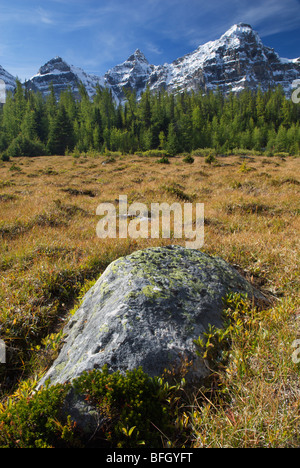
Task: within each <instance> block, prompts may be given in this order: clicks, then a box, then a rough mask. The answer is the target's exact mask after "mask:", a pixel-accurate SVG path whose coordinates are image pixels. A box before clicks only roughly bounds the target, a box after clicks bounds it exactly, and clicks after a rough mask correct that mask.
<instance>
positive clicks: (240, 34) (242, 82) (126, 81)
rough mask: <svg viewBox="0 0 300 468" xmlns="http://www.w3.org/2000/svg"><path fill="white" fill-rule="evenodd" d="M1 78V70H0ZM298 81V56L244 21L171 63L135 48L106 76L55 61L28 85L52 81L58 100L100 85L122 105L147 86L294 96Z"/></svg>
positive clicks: (41, 87) (37, 87)
mask: <svg viewBox="0 0 300 468" xmlns="http://www.w3.org/2000/svg"><path fill="white" fill-rule="evenodd" d="M0 78H1V69H0ZM299 78H300V57H299V58H297V59H284V58H281V57H280V56H279V55H278V54H277V53H276V52H275V51H274V49H271V48H270V47H266V46H265V45H264V44H263V42H262V41H261V39H260V37H259V35H258V34H257V32H255V31H254V30H253V29H252V27H251V26H250V25H248V24H245V23H239V24H235V25H233V26H232V27H231V28H230V29H229V30H228V31H227V32H225V34H223V35H222V36H221V37H220V38H219V39H217V40H215V41H210V42H207V43H206V44H203V45H200V46H199V47H198V48H197V49H196V50H195V51H194V52H191V53H189V54H186V55H184V56H183V57H181V58H178V59H177V60H175V61H173V62H172V63H170V64H167V63H165V64H164V65H151V64H150V63H149V62H148V60H147V59H146V57H145V55H144V54H143V53H142V52H141V51H140V50H139V49H137V50H136V51H135V52H134V54H132V55H131V56H130V57H129V58H128V59H127V60H126V61H125V62H124V63H122V64H120V65H116V66H115V67H113V68H111V69H110V70H108V71H107V72H106V73H105V74H104V75H103V76H96V75H90V74H87V73H86V72H84V71H83V70H82V69H80V68H78V67H74V66H73V65H68V64H67V63H66V62H65V61H64V60H63V59H62V58H60V57H56V58H54V59H52V60H50V61H49V62H47V63H46V64H45V65H44V66H42V67H41V68H40V70H39V72H38V73H37V74H36V75H35V76H33V77H32V78H31V79H30V80H28V81H27V82H26V83H25V86H26V87H27V88H28V89H32V90H34V91H40V92H41V93H42V94H44V95H46V94H47V93H48V92H49V85H50V83H53V86H54V90H55V93H56V95H57V96H59V94H60V92H61V91H64V90H66V89H67V88H68V87H70V88H71V90H72V92H73V93H74V94H75V95H76V97H77V96H78V95H79V92H78V86H79V83H80V82H82V83H83V84H84V85H85V87H86V90H87V92H88V95H89V96H90V97H92V96H93V95H94V94H95V92H96V87H97V85H99V86H100V87H108V88H109V89H110V90H111V92H112V94H113V97H114V98H115V100H116V101H117V102H122V101H124V97H125V95H124V89H123V88H128V89H130V90H132V91H135V92H136V94H137V97H139V96H140V95H141V94H142V93H143V92H144V91H145V90H146V89H147V87H149V89H150V90H151V91H157V90H160V89H166V90H167V91H168V92H180V91H184V90H187V91H192V90H194V91H198V90H199V89H201V90H203V92H208V91H209V90H215V89H217V88H219V89H221V90H222V91H223V92H224V93H228V92H229V91H233V92H239V91H241V90H243V89H244V88H246V87H247V88H250V89H256V88H257V87H258V86H260V87H261V89H262V90H267V89H268V88H269V87H273V86H277V85H281V86H282V87H283V89H284V91H285V93H286V95H291V91H292V82H293V81H294V80H296V79H299Z"/></svg>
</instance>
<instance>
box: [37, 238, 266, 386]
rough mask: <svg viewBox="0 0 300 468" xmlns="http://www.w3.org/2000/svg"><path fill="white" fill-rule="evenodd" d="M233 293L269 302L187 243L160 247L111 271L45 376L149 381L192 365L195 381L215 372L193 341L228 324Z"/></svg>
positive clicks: (140, 253)
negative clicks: (104, 375)
mask: <svg viewBox="0 0 300 468" xmlns="http://www.w3.org/2000/svg"><path fill="white" fill-rule="evenodd" d="M229 292H238V293H243V294H247V295H248V296H249V297H256V298H262V296H261V295H260V293H259V292H258V291H256V290H255V289H254V288H253V287H252V286H251V284H250V283H248V282H247V281H246V280H245V279H244V278H243V277H242V276H241V275H240V274H239V273H238V272H237V271H236V270H235V269H234V268H233V267H231V266H230V265H229V264H227V263H226V262H225V261H224V260H222V259H220V258H216V257H211V256H209V255H207V254H205V253H203V252H200V251H197V250H190V249H186V248H183V247H180V246H168V247H153V248H149V249H145V250H141V251H137V252H134V253H133V254H131V255H129V256H127V257H122V258H119V259H118V260H116V261H114V262H113V263H112V264H111V265H109V267H108V268H107V269H106V270H105V272H104V273H103V275H102V276H101V277H100V278H99V280H98V281H97V283H96V284H95V285H94V286H93V287H92V288H91V290H90V291H89V292H88V293H87V294H86V296H85V297H84V299H83V302H82V305H81V307H80V308H79V309H78V310H77V312H76V313H75V315H74V316H72V317H71V318H70V320H69V322H68V324H67V326H66V327H65V330H64V332H65V334H66V339H65V344H64V346H63V348H62V350H61V352H60V354H59V356H58V358H57V359H56V361H55V362H54V363H53V365H52V367H51V368H50V369H49V371H48V372H47V373H46V375H45V377H44V378H43V379H42V381H41V384H43V383H44V382H45V381H46V380H48V379H49V380H50V382H51V383H64V382H67V381H72V380H73V379H74V378H76V377H78V376H79V375H81V374H82V373H83V372H84V371H88V370H92V369H101V368H102V367H103V366H104V365H105V364H107V365H108V368H109V370H110V371H111V372H115V371H117V370H120V371H121V372H126V370H133V369H135V368H138V367H140V366H141V367H142V368H143V370H144V372H146V373H148V374H149V375H150V376H152V377H153V376H159V375H161V374H162V373H163V371H164V370H165V369H167V368H172V369H176V368H178V369H179V368H180V366H181V363H182V360H183V359H184V360H188V361H189V362H191V363H192V365H191V367H190V370H189V378H191V379H201V378H202V377H205V376H206V375H207V374H208V372H209V371H208V369H207V368H206V366H205V365H204V362H203V361H202V360H201V359H200V358H199V357H198V356H197V355H196V353H195V344H194V341H195V340H196V339H197V338H198V337H199V336H202V335H203V333H204V332H206V331H207V330H208V327H209V325H212V326H215V327H222V310H223V298H224V297H225V296H226V294H227V293H229Z"/></svg>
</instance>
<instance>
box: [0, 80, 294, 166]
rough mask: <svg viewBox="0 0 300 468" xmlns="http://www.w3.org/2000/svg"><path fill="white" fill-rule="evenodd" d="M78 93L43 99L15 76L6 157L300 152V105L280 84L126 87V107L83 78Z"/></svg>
mask: <svg viewBox="0 0 300 468" xmlns="http://www.w3.org/2000/svg"><path fill="white" fill-rule="evenodd" d="M79 91H80V99H79V100H76V99H75V97H74V95H73V94H72V91H71V89H70V88H69V89H68V90H66V91H63V92H62V93H61V95H60V98H59V100H58V99H57V98H56V95H55V92H54V88H53V85H50V87H49V93H48V95H47V96H46V97H43V96H42V94H41V93H34V92H32V91H28V90H27V89H25V88H24V87H23V86H22V84H21V83H20V82H19V81H17V86H16V90H15V92H14V93H13V94H12V93H9V94H8V96H7V100H6V103H5V104H4V105H3V106H2V108H1V109H0V155H1V157H2V159H4V160H5V159H9V158H10V157H19V156H41V155H64V154H70V153H73V154H75V153H79V154H81V153H83V152H88V151H95V152H99V153H102V154H105V153H107V152H108V151H111V152H116V151H118V152H121V153H122V154H127V153H136V152H139V151H140V152H149V153H151V150H160V151H162V152H165V153H166V154H168V155H175V154H179V153H185V152H187V153H191V152H193V151H196V150H197V149H201V148H213V149H215V150H216V151H217V152H218V153H220V154H230V152H232V151H233V150H234V149H237V148H239V149H243V150H250V151H258V152H267V153H269V154H270V155H271V154H274V153H278V152H285V153H289V154H298V153H299V147H300V126H299V121H300V106H299V105H297V104H295V103H293V102H292V101H291V99H289V98H288V97H286V96H285V94H284V92H283V89H282V88H281V87H278V88H275V89H269V90H268V91H267V92H262V91H261V89H258V90H257V91H255V92H253V91H251V90H247V89H246V90H244V91H242V92H241V93H239V94H238V95H236V94H233V93H230V94H229V95H227V96H224V95H223V94H222V92H221V91H216V92H209V93H208V94H203V93H202V92H201V91H199V92H197V93H196V92H192V93H188V92H183V93H178V94H168V93H167V92H166V91H164V90H162V91H159V92H157V93H156V94H153V93H151V92H150V90H149V89H148V90H147V91H145V92H144V93H143V95H142V96H141V98H140V99H137V98H136V95H135V93H134V92H131V91H129V90H128V89H124V93H125V95H126V102H125V104H123V105H121V104H119V105H117V104H116V103H115V101H114V100H113V97H112V94H111V92H110V90H109V89H103V88H101V87H100V86H98V87H97V88H96V94H95V96H94V97H93V99H92V100H91V99H90V98H89V96H88V93H87V91H86V89H85V87H84V86H83V85H82V84H80V85H79Z"/></svg>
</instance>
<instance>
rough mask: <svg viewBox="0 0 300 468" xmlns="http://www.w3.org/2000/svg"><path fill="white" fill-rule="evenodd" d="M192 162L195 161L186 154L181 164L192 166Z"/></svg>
mask: <svg viewBox="0 0 300 468" xmlns="http://www.w3.org/2000/svg"><path fill="white" fill-rule="evenodd" d="M194 161H195V159H194V158H193V157H192V156H191V155H190V154H188V155H187V156H185V157H184V158H183V162H185V163H188V164H193V162H194Z"/></svg>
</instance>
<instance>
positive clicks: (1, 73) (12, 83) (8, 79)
mask: <svg viewBox="0 0 300 468" xmlns="http://www.w3.org/2000/svg"><path fill="white" fill-rule="evenodd" d="M0 80H2V81H4V83H5V90H6V92H8V91H13V90H14V89H15V87H16V78H15V77H14V76H12V75H11V74H10V73H8V72H7V71H6V70H4V68H3V67H1V65H0Z"/></svg>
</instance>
